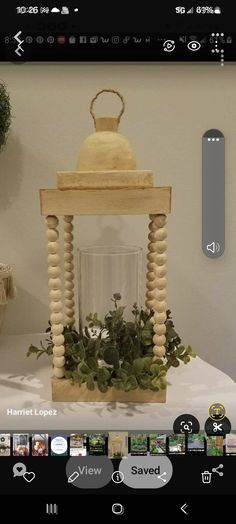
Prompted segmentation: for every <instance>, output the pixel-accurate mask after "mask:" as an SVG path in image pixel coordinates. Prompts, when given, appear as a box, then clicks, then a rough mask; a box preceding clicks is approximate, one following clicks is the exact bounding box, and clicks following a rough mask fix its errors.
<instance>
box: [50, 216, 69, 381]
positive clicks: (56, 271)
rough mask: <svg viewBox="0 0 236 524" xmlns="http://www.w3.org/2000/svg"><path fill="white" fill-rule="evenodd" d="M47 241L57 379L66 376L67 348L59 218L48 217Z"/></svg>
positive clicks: (55, 373) (54, 359) (51, 318)
mask: <svg viewBox="0 0 236 524" xmlns="http://www.w3.org/2000/svg"><path fill="white" fill-rule="evenodd" d="M46 224H47V239H48V275H49V290H50V291H49V296H50V310H51V316H50V320H51V328H52V335H53V336H52V341H53V365H54V368H53V371H54V375H55V377H57V378H62V377H64V376H65V367H64V365H65V356H64V355H65V347H64V341H65V339H64V335H63V330H64V326H63V313H62V300H61V299H62V293H61V287H62V282H61V279H60V274H61V269H60V256H59V244H58V237H59V233H58V230H57V227H58V218H57V217H56V216H53V215H49V216H47V217H46Z"/></svg>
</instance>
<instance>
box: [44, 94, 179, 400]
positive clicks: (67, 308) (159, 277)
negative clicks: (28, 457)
mask: <svg viewBox="0 0 236 524" xmlns="http://www.w3.org/2000/svg"><path fill="white" fill-rule="evenodd" d="M103 92H112V93H115V94H117V95H118V96H119V97H120V99H121V102H122V110H121V112H120V114H119V116H118V118H110V117H109V118H107V117H105V118H96V117H95V115H94V112H93V108H94V102H95V100H96V98H97V97H98V95H100V94H101V93H103ZM124 109H125V104H124V100H123V97H122V96H121V95H120V94H119V93H118V92H116V91H113V90H111V89H103V90H102V91H100V92H99V93H97V95H96V96H95V97H94V99H93V100H92V102H91V106H90V112H91V114H92V117H93V119H94V123H95V129H96V131H95V133H93V134H92V135H90V136H89V137H88V138H86V139H85V141H84V142H83V144H82V146H81V149H80V153H79V157H78V161H77V166H76V170H75V171H69V172H58V173H57V189H41V190H40V202H41V214H42V215H43V216H45V217H46V226H47V241H48V274H49V290H50V291H49V295H50V310H51V316H50V320H51V328H52V334H53V344H54V347H53V372H54V376H53V378H52V398H53V400H56V401H120V402H124V401H130V402H165V399H166V391H165V390H162V391H158V392H155V391H150V390H141V389H139V388H138V389H136V390H132V391H129V392H124V391H120V390H116V389H114V388H113V387H109V389H108V391H107V392H106V393H102V392H100V391H99V390H98V389H97V388H96V389H95V390H94V391H89V390H88V389H87V387H86V385H85V384H83V385H82V386H79V385H73V384H71V382H70V380H68V379H66V378H64V377H65V348H64V336H63V330H64V325H70V326H73V325H74V323H75V310H74V305H75V303H74V273H73V270H74V265H73V259H74V255H73V219H74V216H76V215H146V214H147V215H149V218H150V223H149V234H148V239H149V243H148V255H147V259H148V263H147V277H146V279H147V280H146V287H147V291H146V307H147V309H148V310H149V311H151V310H153V312H154V314H153V317H152V322H153V329H154V336H153V359H154V360H155V359H157V358H162V357H164V355H165V341H166V337H165V333H166V326H165V320H166V309H167V305H166V301H165V299H166V237H167V231H166V221H167V214H168V213H170V208H171V188H170V187H154V183H153V173H152V172H151V171H149V170H138V169H136V161H135V158H134V154H133V151H132V148H131V146H130V144H129V142H128V140H127V139H126V138H125V137H124V136H123V135H121V134H120V133H119V132H118V126H119V123H120V118H121V115H122V114H123V112H124ZM61 216H62V217H63V220H64V291H62V280H61V278H60V277H61V267H60V256H59V231H58V223H59V217H61ZM63 305H64V312H65V315H63Z"/></svg>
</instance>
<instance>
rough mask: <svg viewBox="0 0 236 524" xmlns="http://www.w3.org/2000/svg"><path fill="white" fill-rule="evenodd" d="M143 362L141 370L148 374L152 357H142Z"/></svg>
mask: <svg viewBox="0 0 236 524" xmlns="http://www.w3.org/2000/svg"><path fill="white" fill-rule="evenodd" d="M143 361H144V366H143V369H144V371H146V372H147V373H149V372H150V367H151V364H152V357H144V358H143Z"/></svg>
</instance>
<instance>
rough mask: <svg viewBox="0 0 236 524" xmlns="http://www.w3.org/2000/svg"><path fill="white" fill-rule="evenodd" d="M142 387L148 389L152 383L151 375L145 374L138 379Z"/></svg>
mask: <svg viewBox="0 0 236 524" xmlns="http://www.w3.org/2000/svg"><path fill="white" fill-rule="evenodd" d="M138 382H139V385H140V387H141V389H148V388H149V386H150V383H151V377H150V376H149V375H143V376H141V377H139V379H138Z"/></svg>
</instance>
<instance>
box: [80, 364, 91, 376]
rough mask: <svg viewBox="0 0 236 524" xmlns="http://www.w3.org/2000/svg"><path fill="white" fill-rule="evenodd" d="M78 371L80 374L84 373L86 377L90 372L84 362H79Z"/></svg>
mask: <svg viewBox="0 0 236 524" xmlns="http://www.w3.org/2000/svg"><path fill="white" fill-rule="evenodd" d="M79 370H80V371H81V373H84V374H85V375H88V374H89V373H90V371H91V370H90V368H89V367H88V365H87V364H86V362H81V363H80V364H79Z"/></svg>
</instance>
